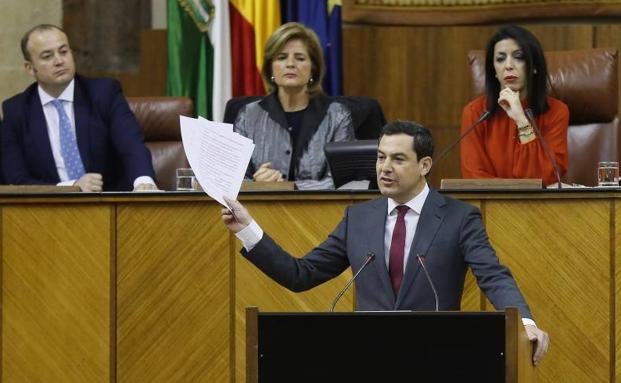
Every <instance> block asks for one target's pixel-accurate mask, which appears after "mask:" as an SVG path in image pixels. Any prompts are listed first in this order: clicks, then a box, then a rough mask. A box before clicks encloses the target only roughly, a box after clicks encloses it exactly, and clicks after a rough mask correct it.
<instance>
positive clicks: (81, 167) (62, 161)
mask: <svg viewBox="0 0 621 383" xmlns="http://www.w3.org/2000/svg"><path fill="white" fill-rule="evenodd" d="M21 47H22V52H23V55H24V59H25V64H24V65H25V68H26V70H27V71H28V72H29V73H30V74H31V75H32V76H33V77H34V78H35V79H36V80H37V82H36V83H34V84H32V85H31V86H29V87H28V88H27V89H26V90H25V91H24V92H23V93H20V94H18V95H16V96H14V97H12V98H10V99H8V100H7V101H5V102H4V103H3V105H2V108H3V114H4V122H3V126H2V129H1V131H0V140H1V144H2V145H1V152H2V169H3V173H4V178H5V181H6V182H7V183H10V184H17V185H24V184H56V185H78V186H79V187H80V189H81V190H82V191H91V192H98V191H102V190H132V189H133V190H149V189H157V187H156V186H155V182H154V178H155V173H154V171H153V165H152V163H151V154H150V152H149V150H148V149H147V148H146V146H145V145H144V138H143V136H142V131H141V129H140V127H139V126H138V122H137V121H136V118H135V117H134V115H133V113H132V112H131V110H130V109H129V106H128V104H127V101H126V100H125V98H124V96H123V93H122V91H121V87H120V85H119V83H118V82H117V81H116V80H112V79H103V78H101V79H88V78H85V77H81V76H78V75H76V73H75V63H74V60H73V55H72V53H71V47H70V46H69V42H68V40H67V35H66V34H65V33H64V31H63V30H62V29H60V28H59V27H57V26H54V25H48V24H44V25H38V26H36V27H34V28H32V29H31V30H29V31H28V32H27V33H26V34H25V35H24V37H23V39H22V42H21Z"/></svg>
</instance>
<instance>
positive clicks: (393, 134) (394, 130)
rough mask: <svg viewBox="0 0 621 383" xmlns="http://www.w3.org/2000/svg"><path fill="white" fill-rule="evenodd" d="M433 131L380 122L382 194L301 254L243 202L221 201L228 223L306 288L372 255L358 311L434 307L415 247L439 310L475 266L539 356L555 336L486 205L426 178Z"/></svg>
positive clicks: (275, 270)
mask: <svg viewBox="0 0 621 383" xmlns="http://www.w3.org/2000/svg"><path fill="white" fill-rule="evenodd" d="M432 154H433V139H432V137H431V133H430V132H429V130H427V129H425V128H424V127H422V126H420V125H418V124H417V123H412V122H395V123H391V124H388V125H386V126H385V127H384V128H383V130H382V136H381V137H380V141H379V146H378V153H377V164H376V170H377V183H378V186H379V188H380V191H381V193H382V195H384V197H385V198H379V199H376V200H372V201H368V202H364V203H360V204H356V205H353V206H350V207H348V208H347V209H346V211H345V216H344V218H343V220H342V221H341V222H340V223H339V225H338V226H337V227H336V229H335V230H334V231H333V232H332V233H331V234H330V236H329V237H328V238H327V239H326V240H325V241H324V242H323V243H322V244H320V245H319V246H318V247H316V248H315V249H313V250H312V251H311V252H310V253H308V254H307V255H306V256H304V257H303V258H299V259H298V258H295V257H292V256H290V255H289V254H287V253H286V252H285V251H284V250H282V249H281V247H280V246H278V245H277V244H276V243H275V242H274V241H273V240H272V239H271V238H270V237H269V236H268V235H267V234H265V233H263V231H262V230H261V228H260V227H259V226H258V225H257V223H256V222H255V221H254V220H253V219H252V217H251V216H250V215H249V213H248V211H247V210H246V209H245V208H244V207H243V206H242V205H241V204H240V203H239V202H237V201H232V200H227V203H228V204H229V206H230V207H231V208H232V209H233V211H232V212H231V211H229V210H228V209H223V210H222V219H223V221H224V223H225V225H226V226H227V227H228V228H229V229H230V230H231V231H233V232H234V233H236V235H237V237H238V238H239V239H240V240H241V241H242V244H243V245H244V249H243V250H242V254H243V255H244V256H245V257H246V258H247V259H248V260H250V261H251V262H252V263H254V264H255V265H256V266H257V267H259V268H260V269H261V270H262V271H263V272H264V273H266V274H267V275H268V276H270V277H271V278H272V279H274V280H275V281H276V282H278V283H280V284H282V285H283V286H285V287H287V288H289V289H291V290H293V291H302V290H307V289H310V288H312V287H314V286H317V285H319V284H321V283H323V282H325V281H327V280H329V279H331V278H334V277H336V276H337V275H339V274H341V273H342V272H343V271H344V270H345V269H346V268H347V267H351V268H352V272H354V273H355V272H357V271H358V270H360V268H361V267H362V265H363V264H364V263H365V260H366V259H367V254H368V253H369V252H372V253H374V254H376V260H375V261H374V262H373V263H371V264H370V265H369V267H368V269H367V270H364V271H363V272H361V273H360V274H359V275H358V278H357V280H356V305H357V307H356V308H357V309H358V310H431V309H433V307H434V305H435V302H434V295H433V294H432V291H431V289H430V285H429V282H428V281H427V279H426V278H425V275H424V274H423V271H421V266H420V264H419V261H418V256H419V255H420V256H423V257H424V259H425V261H424V262H425V264H426V266H427V268H428V271H429V274H430V275H431V277H432V278H433V281H434V285H435V286H436V290H437V293H438V297H439V309H440V310H459V308H460V301H461V296H462V292H463V284H464V278H465V274H466V270H467V268H468V267H470V269H471V270H472V272H473V274H474V275H475V277H476V278H477V282H478V284H479V286H480V288H481V289H482V290H483V291H484V292H485V294H486V295H487V297H488V298H489V299H490V301H491V302H492V303H493V304H494V306H495V307H496V308H497V309H503V308H505V307H508V306H517V307H518V308H519V309H520V311H521V313H522V317H523V322H524V324H525V327H526V330H527V333H528V335H529V338H530V339H531V341H533V342H537V345H536V351H535V354H534V357H533V361H534V363H535V364H538V363H539V361H540V360H541V358H542V357H543V356H544V355H545V353H546V351H547V347H548V335H547V334H546V333H545V332H544V331H542V330H540V329H538V328H537V326H536V325H535V322H534V321H533V320H532V316H531V313H530V310H529V308H528V305H527V304H526V302H525V300H524V298H523V297H522V294H521V293H520V291H519V289H518V287H517V285H516V283H515V280H514V279H513V277H512V275H511V272H510V271H509V270H508V269H507V268H506V267H504V266H503V265H501V264H500V263H499V261H498V258H497V257H496V254H495V252H494V250H493V249H492V247H491V245H490V243H489V241H488V237H487V233H486V232H485V228H484V227H483V223H482V221H481V214H480V212H479V210H478V209H477V208H475V207H473V206H470V205H467V204H465V203H463V202H461V201H457V200H454V199H452V198H448V197H445V196H442V195H441V194H439V193H438V192H436V191H435V190H432V189H430V188H429V187H428V186H427V182H426V179H425V176H426V175H427V173H428V172H429V170H430V169H431V164H432V160H431V156H432Z"/></svg>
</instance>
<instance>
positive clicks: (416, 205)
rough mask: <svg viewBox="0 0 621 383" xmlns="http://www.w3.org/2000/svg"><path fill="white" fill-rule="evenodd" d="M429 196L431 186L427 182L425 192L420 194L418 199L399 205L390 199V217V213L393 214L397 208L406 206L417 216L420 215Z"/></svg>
mask: <svg viewBox="0 0 621 383" xmlns="http://www.w3.org/2000/svg"><path fill="white" fill-rule="evenodd" d="M428 195H429V186H428V185H427V183H426V182H425V186H424V187H423V190H422V191H421V192H420V193H418V195H417V196H416V197H414V198H412V199H411V200H409V201H408V202H406V203H398V202H397V201H395V200H394V199H392V198H388V215H390V213H392V212H393V211H394V210H395V208H396V207H397V206H399V205H406V206H407V207H409V208H410V209H412V210H414V211H415V212H416V214H418V215H420V212H421V211H422V210H423V205H424V204H425V201H426V200H427V196H428Z"/></svg>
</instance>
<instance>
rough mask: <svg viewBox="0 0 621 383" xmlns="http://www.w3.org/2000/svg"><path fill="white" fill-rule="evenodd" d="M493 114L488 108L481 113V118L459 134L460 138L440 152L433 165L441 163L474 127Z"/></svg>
mask: <svg viewBox="0 0 621 383" xmlns="http://www.w3.org/2000/svg"><path fill="white" fill-rule="evenodd" d="M491 115H492V114H491V113H490V112H489V111H488V110H486V111H484V112H483V113H481V115H480V116H479V118H478V119H477V120H476V121H475V122H474V123H473V124H472V125H470V126H469V127H468V129H466V130H465V131H464V133H463V134H462V135H461V136H459V138H458V139H457V140H456V141H455V142H453V143H452V144H450V145H449V146H448V147H447V148H446V149H444V151H443V152H442V153H440V154H439V155H438V156H437V157H436V158H437V159H436V160H434V161H433V162H434V163H433V165H436V164H438V163H440V160H442V159H443V158H444V157H445V156H446V155H447V154H448V153H449V152H450V151H451V149H453V148H454V147H455V145H457V144H459V143H460V142H461V140H463V139H464V137H466V136H467V135H468V134H470V132H472V131H473V130H474V128H476V127H477V126H479V124H480V123H482V122H483V121H485V120H487V119H488V118H489V117H490V116H491Z"/></svg>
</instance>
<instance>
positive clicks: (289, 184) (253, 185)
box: [241, 181, 295, 191]
mask: <svg viewBox="0 0 621 383" xmlns="http://www.w3.org/2000/svg"><path fill="white" fill-rule="evenodd" d="M274 190H276V191H290V190H295V182H293V181H282V182H254V181H244V182H242V185H241V191H274Z"/></svg>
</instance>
